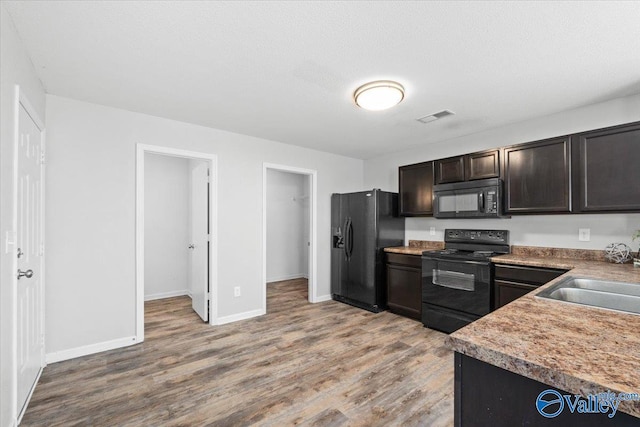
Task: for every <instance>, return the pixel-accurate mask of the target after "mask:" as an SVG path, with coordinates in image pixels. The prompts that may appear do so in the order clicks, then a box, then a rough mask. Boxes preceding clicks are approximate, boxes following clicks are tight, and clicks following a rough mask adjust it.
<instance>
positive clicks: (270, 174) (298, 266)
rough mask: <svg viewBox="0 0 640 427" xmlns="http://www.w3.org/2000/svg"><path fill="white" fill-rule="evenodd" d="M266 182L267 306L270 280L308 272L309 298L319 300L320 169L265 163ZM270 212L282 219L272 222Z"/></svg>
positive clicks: (306, 274) (292, 276)
mask: <svg viewBox="0 0 640 427" xmlns="http://www.w3.org/2000/svg"><path fill="white" fill-rule="evenodd" d="M262 182H263V193H262V194H263V201H262V207H263V210H262V212H263V217H262V226H263V257H262V262H263V264H262V265H263V286H264V287H263V295H264V310H265V312H266V311H267V283H268V282H270V281H274V280H276V281H277V280H287V279H293V278H295V277H303V276H306V277H307V300H308V301H309V302H311V303H313V302H317V291H316V272H317V250H316V241H317V225H316V206H317V203H316V197H317V196H316V194H317V172H316V171H315V170H311V169H302V168H296V167H291V166H285V165H276V164H268V163H265V164H264V165H263V181H262ZM269 215H278V216H280V217H281V218H280V221H277V222H275V223H274V222H272V223H270V222H269V221H268V216H269ZM287 223H290V225H288V224H287ZM273 240H277V241H275V242H274V241H273ZM275 252H278V253H277V254H276V253H275ZM268 257H271V259H269V258H268ZM274 258H277V259H275V262H271V263H270V262H269V261H274Z"/></svg>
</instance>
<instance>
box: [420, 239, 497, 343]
mask: <svg viewBox="0 0 640 427" xmlns="http://www.w3.org/2000/svg"><path fill="white" fill-rule="evenodd" d="M444 242H445V248H444V250H435V251H425V252H423V253H422V323H423V324H424V325H425V326H426V327H429V328H432V329H437V330H440V331H443V332H447V333H451V332H453V331H455V330H457V329H460V328H461V327H463V326H466V325H468V324H469V323H471V322H473V321H474V320H477V319H479V318H480V317H482V316H484V315H485V314H488V313H489V312H490V311H491V301H492V289H491V283H492V277H491V275H492V269H491V257H492V256H495V255H500V254H506V253H509V232H508V231H507V230H460V229H447V230H445V236H444Z"/></svg>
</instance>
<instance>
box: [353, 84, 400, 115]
mask: <svg viewBox="0 0 640 427" xmlns="http://www.w3.org/2000/svg"><path fill="white" fill-rule="evenodd" d="M403 98H404V88H403V87H402V85H401V84H400V83H396V82H392V81H390V80H378V81H375V82H370V83H367V84H364V85H362V86H360V87H359V88H358V89H356V91H355V92H354V93H353V99H354V100H355V101H356V104H357V105H358V106H359V107H360V108H364V109H365V110H371V111H380V110H386V109H387V108H391V107H393V106H394V105H397V104H399V103H400V101H402V99H403Z"/></svg>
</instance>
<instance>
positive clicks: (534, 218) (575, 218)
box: [364, 95, 640, 250]
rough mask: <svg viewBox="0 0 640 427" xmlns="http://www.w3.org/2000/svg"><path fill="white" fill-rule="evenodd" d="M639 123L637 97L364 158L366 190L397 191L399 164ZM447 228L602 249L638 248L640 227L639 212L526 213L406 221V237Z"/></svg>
mask: <svg viewBox="0 0 640 427" xmlns="http://www.w3.org/2000/svg"><path fill="white" fill-rule="evenodd" d="M443 120H446V119H443ZM638 120H640V95H634V96H630V97H626V98H619V99H615V100H612V101H608V102H604V103H601V104H595V105H591V106H588V107H583V108H579V109H575V110H570V111H565V112H562V113H557V114H553V115H549V116H546V117H541V118H538V119H534V120H529V121H526V122H521V123H514V124H512V125H509V126H505V127H501V128H496V129H492V130H489V131H486V132H482V133H477V134H473V135H467V136H463V137H460V138H456V139H452V140H448V141H443V142H441V143H437V144H429V145H424V146H421V147H418V148H415V149H412V150H409V151H403V152H400V153H395V154H390V155H385V156H381V157H376V158H373V159H369V160H366V161H365V165H364V187H365V188H371V187H375V188H382V189H385V190H389V191H398V166H401V165H407V164H412V163H418V162H422V161H426V160H434V159H440V158H444V157H449V156H455V155H458V154H465V153H471V152H474V151H480V150H484V149H489V148H494V147H503V146H507V145H511V144H517V143H522V142H528V141H535V140H540V139H544V138H550V137H554V136H560V135H566V134H570V133H574V132H580V131H585V130H589V129H597V128H602V127H607V126H614V125H618V124H622V123H628V122H634V121H638ZM426 126H428V125H426ZM634 184H635V183H630V185H634ZM636 185H637V184H636ZM429 227H435V228H436V235H435V236H431V235H430V234H429V232H428V230H429ZM445 228H498V229H507V230H510V231H511V244H515V245H530V246H550V247H566V248H581V249H603V248H604V247H605V246H606V245H607V244H609V243H613V242H623V243H626V244H628V245H630V246H631V247H632V248H633V249H634V250H638V242H637V240H636V241H635V242H633V243H632V242H631V235H632V232H633V230H636V229H639V228H640V214H601V215H526V216H514V217H512V218H511V219H499V220H496V219H484V220H462V219H458V220H442V219H434V218H407V220H406V233H405V238H406V239H407V240H409V239H417V240H439V241H442V240H443V238H444V229H445ZM579 228H590V229H591V241H589V242H580V241H578V229H579Z"/></svg>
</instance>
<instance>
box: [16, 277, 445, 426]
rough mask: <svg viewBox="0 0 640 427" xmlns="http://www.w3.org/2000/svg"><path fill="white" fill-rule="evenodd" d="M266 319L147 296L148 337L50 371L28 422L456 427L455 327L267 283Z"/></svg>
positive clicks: (301, 284)
mask: <svg viewBox="0 0 640 427" xmlns="http://www.w3.org/2000/svg"><path fill="white" fill-rule="evenodd" d="M267 295H268V296H267V298H268V302H267V307H268V308H267V312H268V314H267V315H265V316H261V317H258V318H254V319H249V320H244V321H240V322H235V323H231V324H228V325H222V326H214V327H212V326H209V325H206V324H204V323H203V322H202V321H201V320H200V319H199V318H198V317H197V315H196V314H195V313H194V312H193V311H192V310H191V300H190V299H189V298H188V297H177V298H168V299H164V300H157V301H152V302H148V303H146V304H145V342H144V343H142V344H138V345H135V346H131V347H127V348H124V349H118V350H112V351H108V352H103V353H99V354H95V355H91V356H85V357H82V358H78V359H73V360H69V361H65V362H60V363H55V364H52V365H49V366H47V367H46V368H45V370H44V372H43V374H42V377H41V379H40V383H39V384H38V386H37V387H36V390H35V393H34V395H33V398H32V400H31V403H30V404H29V407H28V409H27V411H26V414H25V416H24V419H23V421H22V425H23V426H35V425H42V426H45V425H46V426H85V425H86V426H88V425H92V426H235V425H239V426H240V425H265V426H288V425H312V426H343V425H345V426H393V425H397V426H399V425H402V426H450V425H452V424H453V353H452V352H451V351H450V350H448V349H446V348H445V347H444V346H443V339H444V336H445V335H444V334H441V333H439V332H435V331H432V330H430V329H427V328H424V327H423V326H422V324H421V323H419V322H416V321H414V320H410V319H407V318H404V317H400V316H396V315H394V314H391V313H389V312H384V313H379V314H373V313H369V312H367V311H365V310H361V309H358V308H354V307H351V306H348V305H346V304H342V303H338V302H334V301H327V302H323V303H318V304H309V303H308V302H307V301H306V296H307V283H306V280H304V279H297V280H288V281H283V282H275V283H272V284H269V285H268V292H267Z"/></svg>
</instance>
